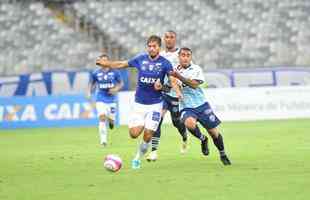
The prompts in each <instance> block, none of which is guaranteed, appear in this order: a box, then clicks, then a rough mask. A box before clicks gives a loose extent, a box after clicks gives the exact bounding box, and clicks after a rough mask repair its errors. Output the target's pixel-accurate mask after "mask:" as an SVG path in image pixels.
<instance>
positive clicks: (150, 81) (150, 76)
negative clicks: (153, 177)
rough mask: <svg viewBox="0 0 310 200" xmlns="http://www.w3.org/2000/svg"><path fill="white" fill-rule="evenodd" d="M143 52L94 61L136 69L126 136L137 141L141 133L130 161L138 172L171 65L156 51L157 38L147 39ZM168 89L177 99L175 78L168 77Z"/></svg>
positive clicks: (157, 114) (155, 125)
mask: <svg viewBox="0 0 310 200" xmlns="http://www.w3.org/2000/svg"><path fill="white" fill-rule="evenodd" d="M146 44H147V53H142V54H139V55H137V56H135V57H133V58H131V59H130V60H126V61H109V60H102V59H99V60H97V63H98V64H99V65H101V66H102V67H110V68H127V67H135V68H136V69H137V70H138V77H137V88H136V94H135V102H134V105H133V112H132V114H131V118H130V120H129V124H128V126H129V134H130V136H131V137H132V138H137V137H139V136H140V135H141V133H142V132H144V134H143V140H142V142H141V144H140V145H139V147H138V151H137V154H136V156H135V158H134V159H133V160H132V168H133V169H138V168H140V165H141V161H140V159H141V157H142V156H143V155H144V154H145V153H146V152H147V150H148V147H149V142H150V141H151V138H152V136H153V134H154V132H155V131H156V130H157V128H158V125H159V122H160V119H161V110H162V92H161V89H162V83H163V81H164V78H165V76H169V72H171V71H172V70H173V68H172V65H171V63H170V62H169V61H168V60H167V59H166V58H164V57H162V56H161V55H160V54H159V52H160V47H161V38H160V37H158V36H156V35H152V36H150V37H149V38H148V40H147V43H146ZM169 78H170V81H171V83H172V87H173V89H174V90H176V93H177V95H176V96H177V97H178V98H181V93H180V90H179V88H178V86H177V84H176V79H174V78H173V77H170V76H169Z"/></svg>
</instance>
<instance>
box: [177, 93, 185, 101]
mask: <svg viewBox="0 0 310 200" xmlns="http://www.w3.org/2000/svg"><path fill="white" fill-rule="evenodd" d="M176 97H177V98H178V99H179V100H180V101H181V100H182V99H183V94H182V93H181V92H176Z"/></svg>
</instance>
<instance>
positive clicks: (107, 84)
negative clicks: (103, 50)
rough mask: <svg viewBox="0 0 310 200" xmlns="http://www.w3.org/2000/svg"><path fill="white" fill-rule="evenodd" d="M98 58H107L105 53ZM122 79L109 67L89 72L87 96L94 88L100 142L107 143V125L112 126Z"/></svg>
mask: <svg viewBox="0 0 310 200" xmlns="http://www.w3.org/2000/svg"><path fill="white" fill-rule="evenodd" d="M100 59H102V60H107V59H108V56H107V55H105V54H104V55H101V56H100ZM123 85H124V84H123V81H122V79H121V75H120V73H119V72H118V71H116V70H113V69H109V68H98V69H96V70H94V71H93V72H92V73H91V78H90V84H89V89H88V93H87V97H88V98H91V93H92V92H93V91H94V90H95V88H97V90H96V109H97V113H98V117H99V136H100V144H102V145H103V146H106V145H107V138H108V137H107V135H108V131H107V127H106V125H107V124H109V127H110V129H112V128H113V127H114V120H115V112H116V100H117V96H116V95H117V92H118V91H120V90H121V88H122V87H123Z"/></svg>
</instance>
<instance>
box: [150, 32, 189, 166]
mask: <svg viewBox="0 0 310 200" xmlns="http://www.w3.org/2000/svg"><path fill="white" fill-rule="evenodd" d="M176 39H177V34H176V32H174V31H173V30H168V31H166V32H165V34H164V37H163V40H164V44H165V50H163V51H161V52H160V55H161V56H163V57H165V58H167V59H168V60H169V61H170V62H171V64H172V66H173V68H174V69H176V67H177V66H178V65H179V54H178V52H179V48H177V47H176ZM165 87H166V89H167V90H165V91H163V100H164V101H163V102H164V103H163V110H162V118H161V121H160V124H159V126H158V129H157V130H156V132H155V133H154V135H153V137H152V151H151V152H150V153H149V155H148V156H147V157H146V159H147V160H148V161H156V160H157V157H158V156H157V155H158V153H157V150H158V146H159V142H160V136H161V124H162V121H163V118H164V116H165V114H166V112H167V111H168V110H169V112H170V116H171V121H172V124H173V126H174V127H176V128H177V130H178V132H179V133H180V135H181V137H182V145H181V153H182V154H183V153H186V151H187V147H188V144H187V134H186V128H185V125H184V124H183V123H182V122H181V121H180V112H179V99H178V98H177V97H176V94H175V91H174V90H170V88H169V87H170V85H169V82H167V83H165Z"/></svg>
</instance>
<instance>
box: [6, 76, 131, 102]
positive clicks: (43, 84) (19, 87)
mask: <svg viewBox="0 0 310 200" xmlns="http://www.w3.org/2000/svg"><path fill="white" fill-rule="evenodd" d="M119 72H120V74H121V77H122V80H123V82H124V86H123V88H122V90H128V89H129V79H128V77H129V74H128V71H127V70H119ZM90 73H91V71H86V70H84V71H72V72H71V71H53V72H41V73H33V74H21V75H16V76H0V97H12V96H48V95H51V96H52V95H56V96H58V95H76V94H78V95H79V94H85V91H86V90H87V88H88V84H89V80H90Z"/></svg>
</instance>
